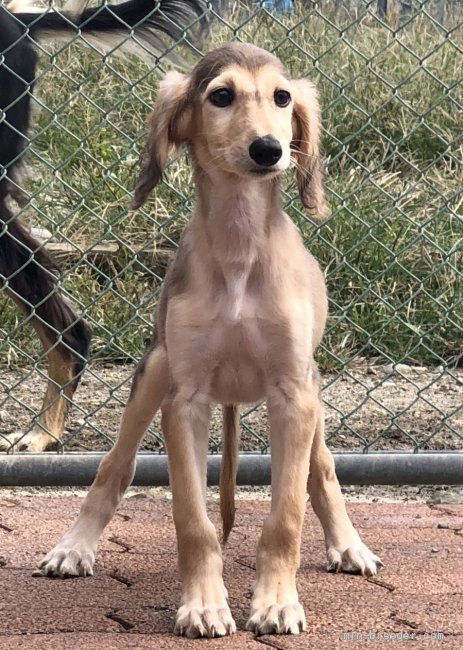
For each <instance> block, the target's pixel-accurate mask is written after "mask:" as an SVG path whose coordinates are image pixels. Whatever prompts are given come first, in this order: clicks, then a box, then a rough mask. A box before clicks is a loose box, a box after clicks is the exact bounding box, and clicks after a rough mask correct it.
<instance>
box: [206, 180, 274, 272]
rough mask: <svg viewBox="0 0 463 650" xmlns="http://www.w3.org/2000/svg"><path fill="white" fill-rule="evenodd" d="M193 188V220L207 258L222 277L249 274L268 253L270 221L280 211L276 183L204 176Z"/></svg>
mask: <svg viewBox="0 0 463 650" xmlns="http://www.w3.org/2000/svg"><path fill="white" fill-rule="evenodd" d="M197 188H198V189H197V210H196V219H197V225H199V226H200V228H201V231H202V234H203V241H204V242H205V244H206V246H207V247H208V249H209V250H208V255H210V256H211V258H212V259H213V260H214V262H215V264H218V265H219V266H220V268H221V269H222V271H223V272H224V275H225V277H227V276H229V275H230V274H231V275H243V274H244V275H249V273H250V271H251V269H252V267H253V266H254V264H255V263H256V262H257V260H262V258H263V256H264V255H265V253H266V251H268V238H269V236H270V229H271V226H272V221H273V220H274V219H275V218H276V216H277V215H278V213H279V211H280V198H279V186H278V182H277V181H275V180H273V181H272V180H268V181H264V180H260V179H256V180H254V179H250V180H247V179H245V180H243V179H240V178H237V177H231V176H225V175H224V174H217V175H214V176H213V177H211V175H207V176H206V175H205V174H204V175H201V177H200V180H199V182H198V183H197Z"/></svg>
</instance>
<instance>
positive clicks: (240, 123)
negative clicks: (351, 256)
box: [42, 43, 381, 636]
mask: <svg viewBox="0 0 463 650" xmlns="http://www.w3.org/2000/svg"><path fill="white" fill-rule="evenodd" d="M319 130H320V126H319V107H318V102H317V96H316V92H315V89H314V87H313V85H312V84H311V83H310V82H308V81H305V80H298V81H294V80H291V79H290V78H289V76H288V74H287V72H286V71H285V69H284V68H283V66H282V64H281V63H280V61H279V60H278V59H277V58H275V57H274V56H272V55H271V54H269V53H268V52H265V51H264V50H261V49H259V48H257V47H254V46H252V45H244V44H238V43H234V44H229V45H226V46H224V47H222V48H220V49H218V50H215V51H214V52H211V53H210V54H208V55H207V56H206V57H205V58H204V59H203V60H202V61H201V62H200V63H199V64H198V65H197V66H196V68H195V69H194V70H193V72H192V74H191V75H190V76H183V75H181V74H179V73H176V72H171V73H169V74H168V75H167V77H166V79H165V81H164V82H163V83H162V84H161V86H160V89H159V94H158V97H157V100H156V104H155V106H154V109H153V112H152V115H151V117H150V139H149V146H148V150H147V156H146V160H145V164H144V167H143V170H142V172H141V176H140V179H139V182H138V185H137V188H136V191H135V202H134V203H135V206H136V207H138V206H140V205H141V204H142V203H143V202H144V201H145V200H146V198H147V196H148V194H149V192H150V191H151V189H152V188H153V187H154V186H155V185H156V184H157V183H158V182H159V181H160V179H161V175H162V170H163V169H164V166H165V164H166V162H167V159H168V156H169V154H170V153H171V151H172V150H174V149H175V148H177V147H179V146H180V145H181V144H182V143H186V144H187V145H188V149H189V152H190V155H191V158H192V162H193V165H194V172H195V181H196V187H197V204H196V209H195V212H194V215H193V217H192V219H191V220H190V222H189V224H188V226H187V227H186V228H185V231H184V233H183V236H182V240H181V244H180V248H179V250H178V253H177V256H176V258H175V261H174V262H173V264H172V266H171V267H170V269H169V272H168V274H167V277H166V280H165V283H164V287H163V291H162V295H161V299H160V304H159V308H158V314H157V328H156V332H155V335H154V338H153V343H152V346H151V348H150V350H149V351H148V353H147V354H146V356H145V357H144V359H143V360H142V361H141V363H140V365H139V366H138V369H137V372H136V376H135V380H134V384H133V388H132V394H131V397H130V400H129V402H128V404H127V407H126V410H125V413H124V416H123V420H122V424H121V428H120V432H119V437H118V440H117V443H116V445H115V446H114V448H113V449H112V451H111V452H110V453H109V454H108V456H107V457H106V458H105V459H104V461H103V462H102V464H101V467H100V470H99V472H98V476H97V478H96V480H95V482H94V484H93V486H92V488H91V490H90V492H89V495H88V496H87V498H86V500H85V502H84V504H83V507H82V511H81V513H80V515H79V518H78V520H77V522H76V523H75V525H74V526H73V527H72V529H71V530H70V531H69V532H68V533H66V534H65V535H64V537H63V538H62V540H61V541H60V542H59V544H58V545H57V546H56V547H55V548H54V549H53V550H52V551H51V552H50V553H49V554H48V555H47V556H46V558H45V559H44V561H43V563H42V570H43V572H44V573H46V574H47V575H53V576H69V575H86V574H91V573H92V568H93V562H94V556H95V551H96V546H97V542H98V539H99V537H100V535H101V533H102V531H103V529H104V527H105V526H106V524H107V523H108V522H109V521H110V519H111V517H112V516H113V514H114V511H115V508H116V506H117V505H118V503H119V501H120V499H121V497H122V495H123V493H124V491H125V490H126V488H127V486H128V485H129V484H130V482H131V480H132V477H133V473H134V469H135V454H136V451H137V448H138V445H139V443H140V441H141V439H142V436H143V434H144V432H145V430H146V428H147V427H148V425H149V423H150V422H151V420H152V418H153V416H154V414H155V413H156V411H157V410H158V409H159V408H161V409H162V424H163V431H164V435H165V440H166V446H167V451H168V456H169V468H170V478H171V485H172V492H173V511H174V519H175V526H176V529H177V539H178V553H179V568H180V574H181V578H182V582H183V596H182V605H181V607H180V609H179V611H178V614H177V621H176V628H175V630H176V632H177V633H178V634H184V635H186V636H222V635H225V634H229V633H232V632H234V631H235V623H234V621H233V618H232V615H231V612H230V609H229V607H228V604H227V592H226V589H225V586H224V583H223V579H222V557H221V549H220V544H219V541H218V539H217V534H216V531H215V529H214V526H213V524H212V523H211V521H210V520H209V519H208V516H207V511H206V500H205V491H206V460H207V448H208V423H209V416H210V405H211V403H212V402H214V401H215V402H219V403H221V404H223V405H224V450H223V467H222V475H221V509H222V516H223V520H224V538H225V539H226V538H227V536H228V534H229V532H230V529H231V527H232V524H233V518H234V497H233V493H234V487H235V475H236V463H237V449H238V423H237V416H238V412H237V406H236V405H237V404H238V403H241V402H254V401H256V400H260V399H263V398H266V400H267V407H268V414H269V418H270V429H271V449H272V507H271V513H270V515H269V516H268V518H267V519H266V521H265V523H264V527H263V532H262V536H261V539H260V542H259V546H258V551H257V580H256V584H255V588H254V595H253V599H252V603H251V614H250V618H249V621H248V624H247V628H248V629H249V630H253V631H254V632H256V633H257V634H267V633H272V632H276V633H293V634H297V633H298V632H299V631H300V630H303V629H305V627H306V622H305V616H304V611H303V608H302V606H301V605H300V603H299V600H298V594H297V589H296V571H297V568H298V566H299V552H300V541H301V529H302V522H303V517H304V511H305V499H306V487H307V484H308V487H309V492H310V497H311V501H312V505H313V508H314V510H315V512H316V513H317V515H318V517H319V518H320V521H321V523H322V526H323V530H324V533H325V539H326V548H327V555H328V569H329V570H343V571H354V572H359V573H363V574H364V575H367V576H370V575H373V574H375V573H376V572H377V569H378V568H379V566H380V565H381V561H380V560H379V558H378V557H376V555H374V554H373V553H372V552H371V551H370V550H369V549H368V548H367V547H366V546H365V545H364V544H363V543H362V541H361V540H360V537H359V535H358V533H357V532H356V530H355V529H354V527H353V526H352V523H351V522H350V520H349V517H348V515H347V513H346V509H345V506H344V502H343V498H342V495H341V491H340V488H339V484H338V481H337V479H336V475H335V471H334V463H333V459H332V456H331V454H330V452H329V451H328V449H327V447H326V445H325V440H324V428H323V410H322V405H321V402H320V397H319V386H318V372H317V368H316V365H315V362H314V358H313V353H314V350H315V348H316V347H317V345H318V344H319V342H320V339H321V337H322V333H323V329H324V325H325V319H326V311H327V300H326V291H325V283H324V277H323V274H322V272H321V271H320V268H319V266H318V264H317V262H316V261H315V259H314V258H313V257H312V256H311V255H310V254H309V253H308V252H307V250H306V249H305V247H304V245H303V242H302V239H301V237H300V235H299V232H298V231H297V229H296V227H295V226H294V224H293V223H292V222H291V220H290V219H289V217H288V216H287V215H286V214H284V212H283V211H282V209H281V201H280V196H279V177H280V175H281V173H282V172H284V171H285V170H286V169H287V168H288V167H289V166H290V164H291V160H292V158H291V156H293V162H294V164H295V166H296V175H297V182H298V186H299V191H300V197H301V200H302V203H303V204H304V206H305V207H306V208H307V209H308V210H309V212H310V213H311V214H312V215H314V216H316V217H321V216H322V215H324V214H325V212H326V204H325V196H324V191H323V185H322V177H321V172H320V160H319ZM309 469H310V475H309Z"/></svg>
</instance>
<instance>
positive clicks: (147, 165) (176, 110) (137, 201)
mask: <svg viewBox="0 0 463 650" xmlns="http://www.w3.org/2000/svg"><path fill="white" fill-rule="evenodd" d="M188 81H189V80H188V77H187V76H185V75H183V74H180V73H179V72H176V71H172V72H168V73H167V75H166V77H165V79H164V80H163V81H161V83H160V84H159V90H158V96H157V99H156V102H155V104H154V106H153V110H152V111H151V114H150V116H149V119H148V126H149V136H148V143H147V146H146V149H145V153H144V159H143V163H142V168H141V171H140V174H139V176H138V179H137V183H136V187H135V193H134V198H133V201H132V209H134V210H136V209H137V208H139V207H140V206H142V205H143V203H145V201H146V199H147V198H148V196H149V194H150V192H151V190H152V189H153V188H154V187H156V185H157V184H158V183H159V182H160V180H161V179H162V174H163V171H164V168H165V166H166V164H167V161H168V158H169V156H170V155H171V154H172V153H173V151H175V149H177V148H178V147H179V146H180V145H181V144H182V143H183V142H184V141H185V140H186V139H187V134H188V129H189V123H190V120H191V109H190V108H189V107H188V101H187V88H188Z"/></svg>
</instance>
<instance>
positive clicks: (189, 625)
mask: <svg viewBox="0 0 463 650" xmlns="http://www.w3.org/2000/svg"><path fill="white" fill-rule="evenodd" d="M235 632H236V624H235V621H234V620H233V617H232V615H231V612H230V608H229V607H228V605H225V606H223V607H216V606H215V605H209V606H206V607H195V606H189V605H188V604H186V605H182V607H180V609H179V610H178V612H177V618H176V621H175V628H174V633H175V634H178V635H180V636H187V637H190V638H192V639H194V638H197V637H209V638H211V637H217V636H227V635H228V634H234V633H235Z"/></svg>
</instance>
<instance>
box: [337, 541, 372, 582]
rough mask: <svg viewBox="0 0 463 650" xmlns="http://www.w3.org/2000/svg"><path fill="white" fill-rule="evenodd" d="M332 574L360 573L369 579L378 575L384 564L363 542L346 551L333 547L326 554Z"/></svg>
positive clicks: (349, 547)
mask: <svg viewBox="0 0 463 650" xmlns="http://www.w3.org/2000/svg"><path fill="white" fill-rule="evenodd" d="M326 555H327V558H328V571H329V572H330V573H339V572H344V573H360V574H361V575H363V576H365V577H367V578H369V577H370V576H374V575H376V574H377V573H378V571H379V570H380V569H381V567H383V566H384V564H383V563H382V562H381V560H380V559H379V557H378V556H377V555H375V554H374V553H373V552H372V551H370V549H369V548H368V546H365V544H364V543H363V542H358V543H357V544H355V545H353V546H348V547H347V548H345V549H342V548H336V547H333V546H331V547H330V548H328V549H327V552H326Z"/></svg>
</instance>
